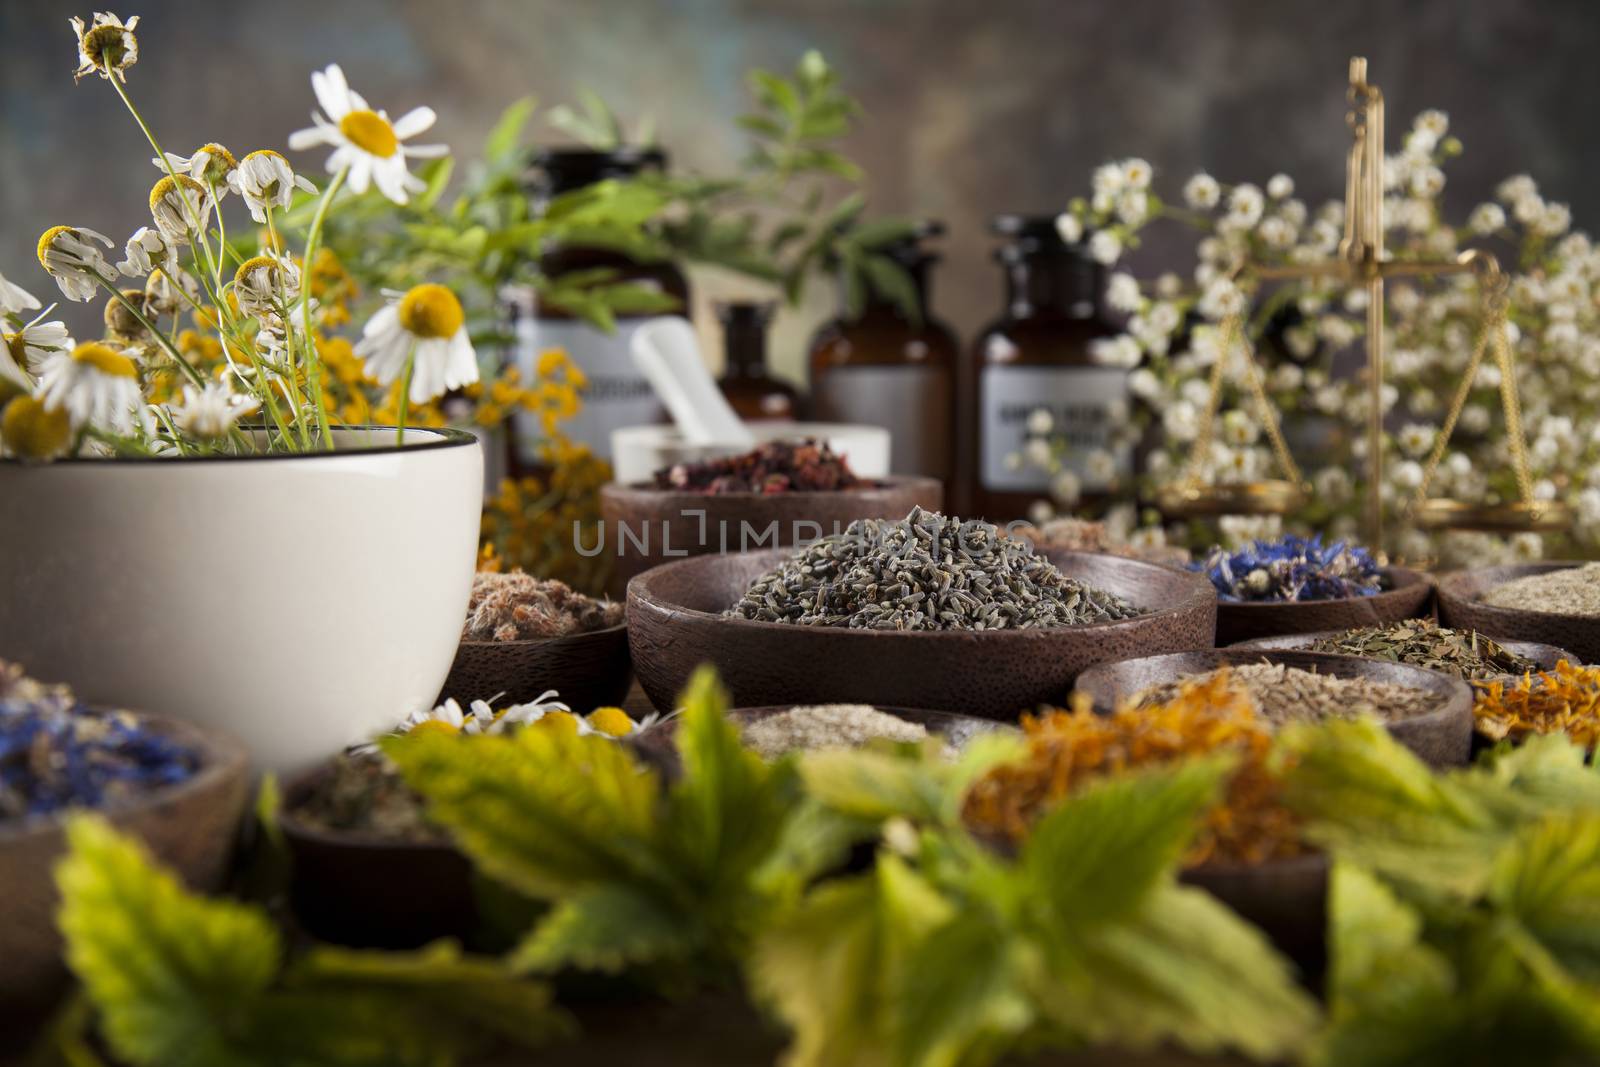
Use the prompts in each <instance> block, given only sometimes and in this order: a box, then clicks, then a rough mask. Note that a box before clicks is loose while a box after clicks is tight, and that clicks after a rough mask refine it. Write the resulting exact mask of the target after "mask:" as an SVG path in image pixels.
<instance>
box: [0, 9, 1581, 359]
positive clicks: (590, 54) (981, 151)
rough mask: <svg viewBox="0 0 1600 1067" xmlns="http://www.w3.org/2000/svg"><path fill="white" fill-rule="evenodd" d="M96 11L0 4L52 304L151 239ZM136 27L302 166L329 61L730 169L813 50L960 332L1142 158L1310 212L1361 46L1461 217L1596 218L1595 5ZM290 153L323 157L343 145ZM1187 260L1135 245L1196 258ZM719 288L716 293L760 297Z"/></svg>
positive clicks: (538, 12)
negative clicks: (932, 258)
mask: <svg viewBox="0 0 1600 1067" xmlns="http://www.w3.org/2000/svg"><path fill="white" fill-rule="evenodd" d="M89 13H90V8H89V7H88V6H85V5H78V6H74V5H72V4H60V3H55V2H47V0H0V272H3V273H5V274H6V275H8V276H10V277H11V278H13V279H15V280H18V281H20V282H22V283H23V284H25V285H27V286H28V287H29V288H32V289H34V290H36V291H38V292H40V293H41V294H42V293H44V292H45V291H46V290H48V289H50V288H52V287H51V286H50V284H49V282H48V281H47V280H45V279H44V278H43V276H42V273H41V272H40V271H39V270H38V268H37V266H36V264H35V263H34V262H33V255H32V247H33V242H34V240H35V239H36V237H37V235H38V233H39V232H40V230H41V229H43V227H44V226H45V225H46V224H49V223H56V222H68V223H74V224H80V225H86V226H90V227H94V228H96V229H100V230H102V231H104V232H106V233H108V234H110V235H112V236H113V237H114V238H115V239H116V240H117V241H118V244H119V249H120V243H121V241H122V239H123V238H124V237H125V236H126V235H127V234H128V233H129V232H131V231H132V229H133V228H135V227H136V226H138V225H140V224H141V223H143V222H146V221H148V216H147V214H146V212H145V209H144V199H145V197H146V195H147V193H148V189H149V186H150V183H151V181H152V180H153V177H154V170H153V168H150V167H149V166H148V165H147V164H146V163H145V160H147V159H148V157H149V152H148V151H147V150H146V148H145V146H144V144H143V141H142V138H141V137H140V135H139V133H138V131H137V129H136V128H135V127H134V126H133V124H132V123H131V121H130V120H129V118H128V116H127V115H126V114H125V113H124V112H123V110H122V108H121V106H120V104H119V103H118V101H117V99H116V97H115V96H114V95H113V94H112V93H110V92H109V91H107V89H106V87H105V86H104V85H97V84H91V83H89V82H87V81H86V82H85V83H83V84H82V85H80V86H78V87H76V88H74V86H73V84H72V78H71V73H70V72H71V69H72V67H73V65H74V52H73V42H72V37H71V32H70V30H69V28H68V26H67V21H66V20H67V17H68V16H69V15H71V14H81V15H84V16H87V15H89ZM118 13H119V14H121V15H123V16H124V17H127V16H129V15H133V14H138V15H140V16H141V18H142V22H141V24H140V27H139V37H140V40H141V47H142V54H143V56H144V58H143V60H142V61H141V62H140V64H139V65H138V66H137V67H135V68H134V70H133V72H132V90H133V92H134V94H135V98H136V99H137V100H138V101H139V102H140V104H141V107H142V108H143V109H144V110H145V113H146V115H147V117H149V118H150V119H151V121H152V122H153V123H154V124H155V125H156V127H157V129H158V132H159V133H160V135H161V136H162V137H163V139H164V141H165V143H166V145H167V146H168V147H169V148H170V149H172V150H176V151H185V152H187V151H190V150H192V149H193V148H194V147H195V146H197V145H199V144H200V143H202V142H204V141H206V140H211V139H221V140H223V141H224V143H226V144H228V145H229V147H231V148H233V149H235V150H236V151H239V152H240V153H241V154H242V152H243V151H244V150H248V149H251V148H257V147H273V146H277V147H281V146H282V145H283V142H284V139H285V137H286V135H287V134H288V132H289V131H290V130H293V129H296V128H299V127H301V126H304V125H307V121H306V120H307V113H308V111H309V110H310V108H311V106H312V96H311V90H310V86H309V83H308V81H307V74H308V72H309V71H310V70H311V69H313V68H315V67H320V66H322V65H324V64H326V63H329V62H333V61H337V62H339V63H342V64H343V66H344V69H345V71H346V72H347V74H348V75H349V77H350V80H351V82H352V84H354V85H355V86H357V87H358V88H359V89H360V90H361V91H362V92H363V93H364V94H366V95H367V96H368V98H369V99H371V100H372V101H373V102H374V103H375V104H377V105H378V106H382V107H386V108H387V109H388V110H389V111H390V113H391V114H399V113H401V112H403V111H405V110H406V109H408V108H410V107H412V106H414V105H417V104H422V103H426V104H429V105H431V106H433V107H434V108H435V109H437V110H438V112H439V117H440V118H439V124H438V126H437V127H436V129H435V131H433V133H432V134H430V135H429V137H427V138H424V139H425V140H445V141H448V142H450V143H451V144H452V145H453V146H454V147H455V149H456V151H457V152H458V153H459V154H461V155H464V156H471V155H472V154H473V153H475V152H476V151H477V149H478V147H479V146H480V145H481V143H482V139H483V136H484V134H485V132H486V131H487V130H488V128H489V126H490V125H491V123H492V122H493V120H494V118H495V117H496V115H497V114H498V113H499V111H500V110H501V108H503V107H504V106H505V105H506V104H507V103H508V102H510V101H511V100H513V99H514V98H516V97H518V96H521V95H523V94H527V93H534V94H537V96H538V97H539V99H540V101H541V103H542V104H544V105H551V104H554V103H557V102H561V101H566V100H570V99H571V98H572V96H573V91H574V90H575V89H576V88H577V87H580V86H588V87H591V88H594V89H596V90H597V91H599V92H600V93H601V94H602V95H603V96H604V97H605V98H606V99H607V100H608V101H609V102H610V103H611V105H612V106H613V108H614V109H615V110H617V111H618V112H619V114H621V115H622V116H624V117H625V118H637V117H640V116H642V115H645V114H649V115H651V116H653V117H654V119H655V122H656V125H657V129H658V130H659V135H660V139H661V141H662V142H663V144H664V145H665V146H666V147H667V148H668V149H669V150H670V151H671V153H672V155H673V162H674V166H675V167H679V168H697V169H721V168H725V167H727V166H729V165H731V164H732V163H733V161H734V160H735V159H736V157H737V155H738V152H739V150H740V138H739V135H738V133H737V131H736V129H735V127H734V125H733V123H732V119H733V117H734V116H735V115H737V114H738V113H740V111H741V110H743V109H744V107H745V104H746V102H747V94H746V89H745V85H744V81H743V75H744V72H745V71H746V70H747V69H749V68H750V67H752V66H758V65H759V66H767V67H771V68H776V69H782V70H788V69H789V68H791V67H792V65H793V63H794V61H795V60H796V59H797V58H798V57H799V55H800V54H801V53H802V52H803V51H804V50H805V49H806V48H808V47H816V48H818V49H820V50H821V51H822V52H823V53H824V54H825V55H826V56H827V57H828V59H829V60H830V61H831V62H832V63H833V65H834V66H835V67H837V68H838V70H839V71H840V73H841V76H842V78H843V81H844V83H845V85H846V87H847V88H848V89H850V90H851V91H852V92H853V93H855V94H856V95H857V96H858V97H859V98H860V100H861V101H862V103H863V105H864V106H865V109H866V118H865V121H864V122H863V124H862V127H861V129H860V131H859V133H858V134H857V135H856V136H855V137H854V138H853V139H852V141H851V143H850V145H849V148H850V150H851V152H852V154H853V155H854V157H855V158H856V159H857V160H858V161H859V162H861V163H862V164H863V165H864V166H865V168H866V170H867V173H868V175H869V176H870V178H869V182H868V188H869V191H870V194H871V202H872V207H873V209H874V210H877V211H881V212H886V213H888V212H893V213H912V214H919V215H925V216H931V217H935V218H939V219H942V220H944V221H945V222H946V223H947V224H948V225H949V227H950V233H949V236H948V237H947V239H946V241H945V245H944V247H945V263H944V265H943V266H942V268H941V269H940V271H939V272H938V274H937V275H936V281H935V287H934V295H933V299H934V304H935V308H936V310H937V312H938V313H939V314H940V315H941V316H942V317H944V318H946V319H947V320H948V321H950V322H951V323H952V324H953V325H954V326H955V327H956V328H957V330H958V332H960V333H961V334H962V335H963V337H970V336H971V334H973V333H974V332H975V331H976V330H977V329H978V328H979V327H980V326H981V325H982V323H983V321H984V320H985V319H986V318H988V317H989V316H991V315H992V314H993V313H994V312H995V311H996V310H997V309H998V307H999V302H1000V277H999V274H998V271H997V270H996V269H995V267H994V265H993V263H992V262H991V261H990V259H989V250H990V248H991V247H992V241H991V240H990V238H989V236H988V234H987V231H986V222H987V219H988V217H989V216H990V215H991V214H993V213H995V212H998V211H1004V210H1022V211H1055V210H1058V209H1059V208H1060V207H1062V206H1063V205H1064V204H1065V202H1066V200H1067V199H1068V197H1069V196H1071V195H1074V194H1076V193H1080V192H1082V191H1084V190H1085V189H1086V187H1087V185H1088V177H1089V171H1090V170H1091V169H1092V168H1093V167H1094V166H1095V165H1096V164H1098V163H1100V162H1102V161H1104V160H1106V159H1109V158H1120V157H1125V156H1129V155H1139V156H1143V157H1145V158H1146V159H1148V160H1150V161H1151V162H1152V163H1154V164H1155V166H1156V169H1157V186H1158V188H1159V189H1161V190H1163V191H1165V192H1166V193H1167V194H1168V195H1169V196H1175V195H1176V191H1177V189H1178V187H1179V186H1181V183H1182V181H1183V179H1184V178H1185V177H1187V175H1188V174H1189V173H1190V172H1192V171H1193V170H1195V169H1196V168H1202V167H1203V168H1206V169H1207V170H1209V171H1211V172H1212V173H1213V174H1215V175H1216V176H1218V177H1219V178H1221V179H1223V180H1225V181H1240V180H1253V181H1257V182H1264V181H1265V180H1266V179H1267V178H1268V177H1270V176H1271V175H1272V174H1273V173H1274V172H1276V171H1279V170H1282V171H1286V172H1288V173H1289V174H1290V175H1292V176H1293V177H1294V178H1295V180H1296V181H1297V183H1298V185H1299V195H1301V196H1302V197H1303V198H1305V199H1306V200H1307V201H1308V202H1310V203H1311V204H1313V205H1315V204H1316V203H1319V202H1320V201H1322V200H1323V199H1325V198H1327V197H1329V196H1336V195H1339V194H1340V191H1341V189H1342V184H1343V170H1342V168H1343V155H1344V152H1345V150H1346V146H1347V136H1346V132H1345V126H1344V83H1345V77H1346V61H1347V59H1348V57H1349V56H1351V55H1352V54H1363V55H1366V56H1368V57H1369V58H1370V60H1371V63H1372V73H1373V76H1374V78H1375V80H1376V81H1377V83H1378V84H1379V85H1381V86H1382V87H1383V89H1384V90H1385V91H1386V93H1387V97H1388V101H1389V107H1390V120H1389V125H1390V144H1391V148H1393V147H1395V146H1396V145H1397V144H1398V141H1399V139H1400V137H1401V136H1402V135H1403V132H1404V129H1405V128H1406V127H1408V126H1409V123H1410V119H1411V116H1413V115H1414V114H1415V113H1416V112H1417V111H1419V110H1421V109H1423V108H1425V107H1438V108H1442V109H1444V110H1446V111H1447V112H1449V115H1450V120H1451V129H1452V132H1453V133H1455V134H1457V135H1458V136H1459V137H1460V138H1461V139H1462V140H1463V141H1464V142H1465V145H1466V154H1465V156H1464V157H1463V158H1462V159H1460V160H1458V161H1457V162H1456V163H1455V164H1454V165H1453V166H1452V167H1451V168H1450V170H1449V172H1448V173H1449V174H1450V186H1449V188H1448V189H1447V193H1446V200H1447V203H1448V204H1449V205H1450V206H1451V208H1452V210H1455V211H1459V212H1460V213H1461V214H1462V215H1464V214H1465V213H1466V212H1467V211H1468V210H1470V208H1471V207H1472V205H1473V204H1475V203H1476V202H1478V201H1479V200H1480V199H1483V198H1485V197H1486V196H1488V195H1489V194H1490V193H1491V191H1492V189H1493V187H1494V185H1495V183H1496V182H1498V181H1499V180H1500V179H1501V178H1503V177H1505V176H1507V175H1508V174H1510V173H1512V172H1515V171H1527V172H1529V173H1531V174H1533V175H1534V176H1535V177H1536V178H1537V179H1538V181H1539V183H1540V185H1541V187H1542V190H1543V191H1544V193H1545V195H1546V196H1547V197H1548V198H1550V199H1554V200H1562V201H1567V202H1569V203H1570V204H1571V205H1572V208H1573V212H1574V216H1575V219H1576V224H1577V225H1578V226H1579V227H1585V226H1589V227H1593V226H1594V225H1595V224H1596V222H1595V220H1596V218H1597V217H1600V185H1597V183H1596V182H1595V180H1594V177H1595V175H1596V174H1600V141H1597V140H1596V138H1595V136H1594V132H1593V127H1594V120H1593V117H1592V116H1593V107H1594V104H1595V101H1597V100H1600V4H1596V3H1594V2H1593V0H1532V2H1523V0H1411V2H1406V3H1400V2H1396V0H1343V2H1329V0H1239V2H1204V3H1201V2H1184V0H1138V2H1128V0H989V2H975V0H448V2H439V0H415V2H390V3H385V2H379V0H337V2H334V0H272V2H271V3H255V4H247V3H235V2H231V0H229V2H222V0H215V2H209V3H207V2H195V0H188V2H180V0H141V2H137V3H136V6H135V7H133V8H129V9H119V11H118ZM541 132H542V133H545V134H548V135H549V136H550V137H551V138H552V139H554V140H560V139H562V138H561V136H560V135H559V134H557V133H555V132H554V131H552V130H549V129H547V128H541ZM297 161H298V162H301V163H303V164H304V165H306V166H308V167H320V165H321V153H320V151H319V153H317V154H315V155H312V156H309V157H300V158H299V159H298V160H297ZM1187 243H1188V242H1187V241H1186V240H1185V239H1184V238H1183V237H1182V235H1173V236H1172V237H1170V238H1169V239H1167V240H1165V241H1155V242H1152V243H1151V245H1149V246H1147V247H1146V248H1145V249H1143V250H1141V252H1140V253H1139V255H1140V256H1142V257H1145V259H1146V260H1147V261H1148V260H1162V261H1171V265H1173V266H1182V265H1184V263H1185V261H1186V255H1187V252H1188V249H1187V248H1186V245H1187ZM1163 265H1165V263H1163ZM697 282H698V287H699V294H698V295H699V296H700V297H701V299H702V300H704V299H705V298H707V297H709V296H721V295H727V294H728V293H729V292H730V291H731V290H733V289H734V288H735V287H736V286H737V284H738V283H735V282H732V281H730V280H728V279H725V278H717V277H710V278H701V279H697ZM746 288H748V286H746ZM832 296H833V294H832V292H831V289H830V288H829V287H827V286H820V287H814V288H813V291H812V295H811V297H810V299H809V300H808V302H807V306H806V307H805V308H804V309H802V310H801V311H800V312H795V313H789V314H787V315H786V317H785V318H784V320H783V321H782V323H781V329H780V334H779V338H778V340H777V342H776V344H775V346H774V353H773V356H774V360H773V361H774V363H775V364H776V366H777V367H778V369H779V370H780V371H781V372H783V373H785V374H787V375H789V376H792V377H798V376H799V374H800V366H801V355H800V346H801V344H802V343H803V338H804V336H805V335H806V334H807V333H808V332H809V328H810V324H811V323H812V322H814V321H815V320H816V319H818V318H819V317H821V316H823V315H824V314H826V313H827V312H828V311H829V308H830V304H831V300H832ZM705 318H706V316H702V317H701V319H702V321H704V320H705Z"/></svg>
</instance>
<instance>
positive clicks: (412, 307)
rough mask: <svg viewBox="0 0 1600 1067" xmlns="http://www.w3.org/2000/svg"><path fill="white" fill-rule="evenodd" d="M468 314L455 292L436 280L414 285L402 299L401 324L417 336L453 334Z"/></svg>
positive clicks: (452, 335)
mask: <svg viewBox="0 0 1600 1067" xmlns="http://www.w3.org/2000/svg"><path fill="white" fill-rule="evenodd" d="M466 317H467V316H466V313H465V312H464V311H462V310H461V301H459V300H457V299H456V294H454V293H452V292H451V291H450V290H448V289H446V288H445V287H444V286H442V285H436V284H434V283H433V282H428V283H426V284H423V285H418V286H415V287H413V288H412V289H411V291H410V292H408V293H406V295H405V296H404V297H402V298H401V300H400V325H401V326H404V327H405V328H406V330H407V331H408V332H409V333H411V334H412V335H413V336H416V337H423V338H437V337H454V336H455V333H456V331H457V330H459V329H461V324H462V322H464V321H466Z"/></svg>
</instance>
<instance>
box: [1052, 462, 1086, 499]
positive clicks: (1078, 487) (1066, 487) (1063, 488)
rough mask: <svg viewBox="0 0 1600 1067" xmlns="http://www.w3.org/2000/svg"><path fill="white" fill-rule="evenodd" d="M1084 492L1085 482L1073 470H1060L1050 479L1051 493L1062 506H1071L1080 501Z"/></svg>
mask: <svg viewBox="0 0 1600 1067" xmlns="http://www.w3.org/2000/svg"><path fill="white" fill-rule="evenodd" d="M1082 494H1083V483H1082V482H1081V481H1080V480H1079V479H1078V476H1077V475H1076V474H1075V473H1073V472H1072V471H1060V472H1058V473H1057V474H1056V476H1055V477H1054V478H1052V479H1050V495H1051V496H1053V497H1055V499H1056V502H1057V503H1059V504H1060V505H1061V506H1062V507H1067V508H1070V507H1072V506H1073V505H1074V504H1076V503H1077V502H1078V498H1079V497H1080V496H1081V495H1082Z"/></svg>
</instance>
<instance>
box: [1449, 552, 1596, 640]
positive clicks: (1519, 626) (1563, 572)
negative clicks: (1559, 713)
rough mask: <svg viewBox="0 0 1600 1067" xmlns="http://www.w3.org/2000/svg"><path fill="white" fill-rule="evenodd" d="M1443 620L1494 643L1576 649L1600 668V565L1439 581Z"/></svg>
mask: <svg viewBox="0 0 1600 1067" xmlns="http://www.w3.org/2000/svg"><path fill="white" fill-rule="evenodd" d="M1439 619H1440V621H1441V622H1443V623H1444V624H1445V625H1446V626H1459V627H1463V628H1467V629H1473V630H1477V631H1478V632H1479V633H1484V634H1488V635H1490V636H1491V637H1496V638H1505V639H1508V640H1517V641H1535V642H1539V643H1542V644H1551V645H1557V646H1559V647H1561V648H1566V649H1570V650H1571V651H1572V653H1573V656H1574V660H1575V662H1582V663H1600V565H1596V564H1593V563H1577V562H1571V561H1562V562H1555V561H1550V562H1545V563H1520V564H1511V565H1508V566H1503V567H1482V568H1477V569H1474V570H1466V571H1456V572H1454V573H1451V574H1446V575H1444V576H1442V577H1441V578H1440V579H1439Z"/></svg>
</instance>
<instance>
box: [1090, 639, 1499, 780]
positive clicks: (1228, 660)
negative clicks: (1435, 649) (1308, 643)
mask: <svg viewBox="0 0 1600 1067" xmlns="http://www.w3.org/2000/svg"><path fill="white" fill-rule="evenodd" d="M1263 662H1265V663H1282V664H1286V665H1287V666H1290V667H1298V668H1300V669H1301V670H1307V671H1310V670H1314V671H1316V672H1318V673H1319V674H1332V675H1337V676H1338V677H1340V678H1366V679H1369V680H1371V681H1374V682H1389V683H1392V684H1394V685H1404V686H1410V687H1411V688H1413V689H1426V690H1428V691H1429V692H1432V693H1436V694H1438V696H1439V697H1440V699H1441V700H1442V703H1441V705H1440V706H1439V708H1438V709H1437V710H1435V711H1430V712H1428V713H1426V714H1424V715H1417V716H1414V717H1412V718H1409V719H1402V720H1400V721H1399V722H1393V723H1389V724H1387V725H1388V727H1389V732H1390V733H1391V734H1393V735H1394V737H1395V740H1396V741H1399V742H1400V743H1401V744H1403V745H1405V746H1406V747H1407V748H1409V749H1410V750H1411V751H1412V752H1415V753H1416V754H1417V756H1418V757H1420V758H1421V759H1422V760H1423V761H1424V762H1426V763H1429V764H1431V765H1433V766H1435V767H1455V766H1460V765H1461V764H1464V763H1466V762H1467V756H1468V753H1469V751H1470V750H1471V748H1472V687H1471V686H1469V685H1468V684H1467V683H1466V682H1463V681H1462V680H1461V679H1459V678H1452V677H1450V676H1449V675H1447V674H1440V673H1439V672H1438V671H1429V670H1424V669H1423V668H1421V667H1413V666H1411V665H1410V664H1408V663H1390V662H1388V661H1387V660H1378V659H1361V658H1359V657H1356V656H1332V655H1328V654H1326V653H1322V652H1294V651H1275V650H1271V649H1248V648H1219V649H1212V650H1211V651H1209V652H1180V653H1176V654H1173V655H1166V656H1146V657H1145V658H1143V659H1129V660H1123V661H1122V662H1120V663H1106V664H1103V665H1101V666H1099V667H1096V668H1094V669H1093V670H1088V671H1085V672H1084V673H1083V676H1082V677H1081V678H1079V679H1078V689H1079V690H1080V691H1081V692H1084V693H1087V694H1089V696H1090V698H1091V699H1092V700H1093V701H1094V706H1095V709H1096V710H1097V711H1102V712H1109V711H1111V710H1112V709H1113V708H1115V707H1117V706H1118V704H1119V703H1120V702H1121V701H1123V700H1127V699H1131V698H1132V697H1133V696H1134V694H1136V693H1138V692H1140V691H1141V690H1144V689H1148V688H1149V687H1150V686H1153V685H1163V684H1165V683H1167V682H1173V681H1177V680H1178V679H1179V678H1187V677H1188V676H1190V675H1193V674H1205V673H1206V672H1208V671H1213V670H1216V669H1217V668H1218V667H1221V666H1223V665H1224V664H1228V665H1232V666H1237V665H1240V664H1245V663H1263Z"/></svg>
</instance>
